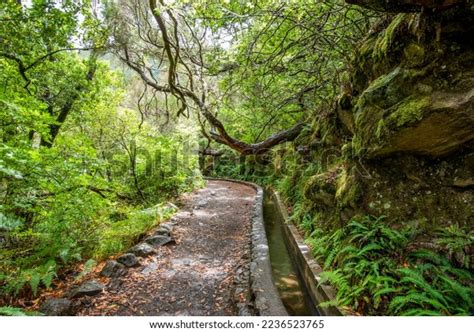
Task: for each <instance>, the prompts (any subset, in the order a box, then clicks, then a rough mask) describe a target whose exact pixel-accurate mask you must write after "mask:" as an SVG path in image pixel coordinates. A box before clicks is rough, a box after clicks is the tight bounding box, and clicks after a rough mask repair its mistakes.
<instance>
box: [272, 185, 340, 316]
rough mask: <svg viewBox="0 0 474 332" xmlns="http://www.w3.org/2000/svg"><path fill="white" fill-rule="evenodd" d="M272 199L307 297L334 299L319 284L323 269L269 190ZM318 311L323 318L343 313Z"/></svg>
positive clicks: (333, 308)
mask: <svg viewBox="0 0 474 332" xmlns="http://www.w3.org/2000/svg"><path fill="white" fill-rule="evenodd" d="M269 192H270V193H271V195H272V199H273V200H274V202H275V203H276V206H277V208H278V210H279V212H280V214H281V215H282V217H283V220H284V221H285V222H284V224H283V230H284V232H285V236H286V239H287V247H288V249H289V250H290V255H291V256H292V257H293V258H294V259H295V260H296V265H297V267H298V270H299V272H300V275H301V279H302V282H304V284H305V286H306V289H307V290H308V293H309V296H310V297H311V300H312V301H313V303H315V304H317V303H323V302H326V301H332V300H334V299H335V295H336V292H335V290H334V288H333V287H331V286H330V285H326V284H320V280H321V277H320V274H321V272H323V269H322V268H321V266H320V265H319V264H318V262H317V261H316V260H315V259H314V257H313V255H312V254H311V250H310V248H309V247H308V246H307V245H306V244H305V243H304V238H303V236H302V235H301V234H300V232H299V231H298V229H297V228H296V226H295V224H294V223H293V222H292V221H291V220H290V218H289V217H288V212H287V211H286V207H285V206H284V205H283V203H282V201H281V199H280V196H279V195H278V193H277V192H275V191H272V190H269ZM317 309H318V311H319V312H320V313H321V315H324V316H343V315H344V312H343V310H341V309H340V308H338V307H336V306H323V307H319V306H318V308H317Z"/></svg>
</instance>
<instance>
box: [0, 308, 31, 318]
mask: <svg viewBox="0 0 474 332" xmlns="http://www.w3.org/2000/svg"><path fill="white" fill-rule="evenodd" d="M0 316H26V313H25V312H24V311H23V310H22V309H20V308H14V307H0Z"/></svg>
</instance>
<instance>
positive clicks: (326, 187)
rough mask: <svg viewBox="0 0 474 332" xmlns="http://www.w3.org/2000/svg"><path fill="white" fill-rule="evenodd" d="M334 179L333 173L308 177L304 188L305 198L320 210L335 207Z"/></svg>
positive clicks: (335, 175) (334, 174)
mask: <svg viewBox="0 0 474 332" xmlns="http://www.w3.org/2000/svg"><path fill="white" fill-rule="evenodd" d="M336 177H337V174H336V173H335V172H326V173H320V174H317V175H314V176H312V177H310V178H309V181H308V183H306V184H305V187H304V196H305V198H306V199H308V200H311V201H312V202H313V203H314V204H315V205H316V206H318V207H321V208H324V207H329V208H333V207H335V206H336V200H335V195H336Z"/></svg>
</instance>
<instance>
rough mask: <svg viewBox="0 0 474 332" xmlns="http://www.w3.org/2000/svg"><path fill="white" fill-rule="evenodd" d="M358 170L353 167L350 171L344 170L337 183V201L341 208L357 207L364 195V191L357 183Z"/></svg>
mask: <svg viewBox="0 0 474 332" xmlns="http://www.w3.org/2000/svg"><path fill="white" fill-rule="evenodd" d="M356 174H357V170H356V168H355V167H353V168H352V169H351V170H350V171H346V170H343V171H342V172H341V174H340V175H339V177H338V179H337V182H336V188H337V189H336V196H335V197H336V201H337V205H338V207H339V208H344V207H347V206H350V207H353V208H355V207H356V203H357V201H358V200H359V199H360V197H361V195H362V190H361V186H360V184H359V182H358V181H357V176H356Z"/></svg>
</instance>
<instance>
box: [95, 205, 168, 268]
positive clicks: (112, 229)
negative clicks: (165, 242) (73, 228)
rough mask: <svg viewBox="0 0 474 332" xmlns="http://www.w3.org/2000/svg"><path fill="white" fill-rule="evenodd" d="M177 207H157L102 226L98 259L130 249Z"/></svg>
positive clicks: (96, 253) (96, 256) (97, 249)
mask: <svg viewBox="0 0 474 332" xmlns="http://www.w3.org/2000/svg"><path fill="white" fill-rule="evenodd" d="M175 211H176V210H175V207H173V206H167V205H157V206H154V207H152V208H149V209H145V210H141V211H135V212H134V213H132V214H130V216H129V217H128V219H125V220H121V221H117V222H109V223H104V224H103V225H101V227H102V230H100V231H99V232H100V233H101V237H100V240H99V245H98V246H97V247H96V248H95V249H94V253H93V255H94V257H95V258H96V259H104V258H106V257H108V256H110V255H113V254H115V253H117V252H120V251H123V250H124V249H126V248H129V247H130V246H131V245H132V244H133V243H135V242H136V241H137V240H138V239H139V238H140V236H142V235H143V234H144V233H146V232H147V231H148V230H149V229H151V228H152V227H154V226H156V225H157V224H159V223H160V221H163V220H165V219H167V218H169V217H170V216H171V215H172V214H173V213H174V212H175Z"/></svg>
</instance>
